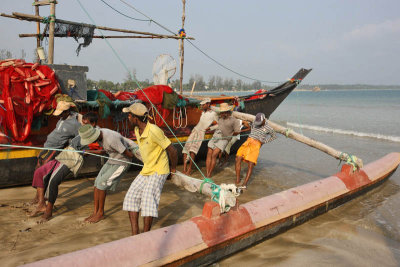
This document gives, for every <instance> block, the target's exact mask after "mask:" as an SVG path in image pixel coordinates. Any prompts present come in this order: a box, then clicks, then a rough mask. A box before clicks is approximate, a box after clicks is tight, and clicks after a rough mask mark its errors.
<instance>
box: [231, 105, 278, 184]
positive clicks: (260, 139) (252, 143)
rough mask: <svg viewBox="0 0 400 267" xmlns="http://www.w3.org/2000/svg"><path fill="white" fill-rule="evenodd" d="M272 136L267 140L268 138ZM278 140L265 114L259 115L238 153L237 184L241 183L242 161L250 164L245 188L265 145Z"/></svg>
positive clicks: (236, 166)
mask: <svg viewBox="0 0 400 267" xmlns="http://www.w3.org/2000/svg"><path fill="white" fill-rule="evenodd" d="M268 135H269V136H270V137H269V138H268V139H267V136H268ZM274 139H276V135H275V131H274V130H273V129H272V128H271V127H270V126H269V125H268V122H267V119H266V118H265V115H264V113H257V115H256V118H255V120H254V122H253V124H252V125H251V132H250V135H249V137H248V138H247V140H246V142H244V143H243V144H242V145H241V146H240V148H239V150H238V152H237V153H236V165H235V170H236V184H239V183H240V170H241V163H242V161H243V160H244V161H246V162H247V164H248V169H247V174H246V178H245V180H244V182H243V184H242V186H244V187H245V188H246V187H247V183H248V182H249V179H250V176H251V173H252V171H253V167H254V165H256V164H257V158H258V154H259V153H260V148H261V146H262V145H263V144H265V143H269V142H271V141H273V140H274Z"/></svg>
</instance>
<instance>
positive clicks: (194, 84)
mask: <svg viewBox="0 0 400 267" xmlns="http://www.w3.org/2000/svg"><path fill="white" fill-rule="evenodd" d="M195 86H196V81H194V82H193V86H192V91H190V96H192V95H193V91H194V87H195Z"/></svg>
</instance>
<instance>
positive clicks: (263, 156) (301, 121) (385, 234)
mask: <svg viewBox="0 0 400 267" xmlns="http://www.w3.org/2000/svg"><path fill="white" fill-rule="evenodd" d="M270 119H271V120H273V121H275V122H277V123H280V124H282V125H284V126H287V127H289V128H292V129H293V130H294V131H296V132H299V133H302V134H304V135H306V136H308V137H311V138H313V139H315V140H317V141H320V142H322V143H325V144H327V145H329V146H331V147H333V148H335V149H337V150H339V151H344V152H347V153H350V154H353V155H356V156H358V157H360V158H361V159H362V160H363V161H364V163H369V162H372V161H374V160H377V159H379V158H381V157H383V156H385V155H386V154H388V153H390V152H400V90H331V91H329V90H327V91H320V92H311V91H294V92H292V93H291V95H289V97H288V98H287V99H286V100H285V101H284V102H283V103H282V104H281V105H280V106H279V107H278V109H277V110H276V111H275V112H274V113H273V114H272V115H271V117H270ZM230 164H231V165H229V166H228V167H227V168H226V169H224V171H220V172H219V173H217V175H216V177H215V179H216V180H218V179H220V180H225V179H226V178H225V177H227V174H228V172H229V173H232V174H233V170H234V166H233V163H232V161H231V163H230ZM242 166H243V168H244V169H246V166H245V165H242ZM338 171H340V166H339V161H338V160H336V159H334V158H332V157H331V156H329V155H326V154H325V153H323V152H321V151H319V150H316V149H314V148H310V147H308V146H306V145H304V144H301V143H298V142H296V141H293V140H291V139H287V138H286V137H284V136H281V135H280V136H279V138H278V139H277V140H276V141H274V142H272V143H269V144H266V145H264V146H263V147H262V148H261V152H260V157H259V162H258V164H257V166H256V167H255V171H254V174H253V177H252V179H251V183H250V185H249V189H248V191H247V192H246V193H245V194H244V195H243V196H241V200H240V201H242V202H246V201H249V200H252V199H255V198H258V197H262V196H265V195H270V194H273V193H276V192H279V191H282V190H285V189H288V188H291V187H294V186H298V185H301V184H305V183H308V182H311V181H315V180H318V179H322V178H325V177H328V176H330V175H331V174H334V173H336V172H338ZM242 176H244V171H242ZM225 182H227V181H225ZM246 194H247V196H246ZM243 264H246V265H247V266H265V265H274V266H306V265H309V266H326V265H328V266H331V265H335V266H400V170H397V171H396V172H395V173H394V174H393V175H392V177H391V178H390V179H389V180H388V181H387V182H385V183H384V184H382V185H381V186H379V187H378V188H376V189H373V190H372V191H370V192H368V193H366V194H365V195H363V196H361V197H358V198H356V199H354V200H352V201H350V202H348V203H346V204H344V205H342V206H340V207H338V208H336V209H334V210H331V211H329V212H327V213H326V214H323V215H321V216H319V217H317V218H314V219H312V220H310V221H308V222H306V223H304V224H302V225H300V226H298V227H296V228H293V229H291V230H289V231H287V232H285V233H282V234H280V235H278V236H276V237H274V238H271V239H269V240H266V241H264V242H261V243H260V244H258V245H255V246H253V247H251V248H249V249H246V250H244V251H241V252H239V253H237V254H235V255H233V256H231V257H229V258H227V259H225V260H223V261H221V262H219V265H221V266H233V265H235V266H240V265H243Z"/></svg>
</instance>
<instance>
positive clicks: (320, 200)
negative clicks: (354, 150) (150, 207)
mask: <svg viewBox="0 0 400 267" xmlns="http://www.w3.org/2000/svg"><path fill="white" fill-rule="evenodd" d="M399 164H400V153H391V154H388V155H386V156H385V157H383V158H381V159H379V160H377V161H375V162H372V163H369V164H367V165H365V166H364V167H363V168H362V169H360V170H358V171H356V172H353V168H352V166H350V165H343V166H342V170H341V171H340V172H339V173H337V174H335V175H332V176H330V177H328V178H325V179H321V180H318V181H314V182H311V183H308V184H305V185H301V186H297V187H294V188H291V189H288V190H285V191H282V192H279V193H276V194H273V195H270V196H266V197H263V198H260V199H257V200H254V201H251V202H248V203H246V204H243V205H240V206H238V208H237V209H235V210H231V211H229V212H228V213H225V214H222V215H220V214H219V206H218V204H216V203H214V202H207V203H206V204H205V205H204V208H203V214H202V215H201V216H197V217H193V218H192V219H190V220H187V221H185V222H182V223H179V224H174V225H171V226H167V227H163V228H160V229H157V230H153V231H150V232H147V233H143V234H140V235H137V236H132V237H127V238H124V239H120V240H117V241H113V242H110V243H105V244H102V245H98V246H94V247H91V248H88V249H84V250H79V251H76V252H72V253H68V254H64V255H61V256H57V257H53V258H49V259H45V260H41V261H38V262H34V263H31V264H28V265H27V266H57V267H62V266H138V265H147V266H160V265H170V266H178V265H179V266H180V265H184V266H200V265H206V264H210V263H213V262H216V261H218V260H220V259H222V258H223V257H226V256H228V255H230V254H233V253H235V252H237V251H239V250H242V249H244V248H247V247H249V246H251V245H253V244H256V243H257V242H260V241H261V240H264V239H267V238H271V237H273V236H275V235H277V234H279V233H281V232H284V231H286V230H288V229H290V228H292V227H294V226H297V225H299V224H302V223H304V222H306V221H308V220H309V219H311V218H314V217H316V216H318V215H320V214H323V213H325V212H327V211H328V210H330V209H333V208H335V207H337V206H340V205H342V204H344V203H345V202H347V201H349V200H351V199H353V198H355V197H358V196H360V195H362V194H364V193H366V192H368V191H370V190H371V189H373V188H375V187H377V186H379V185H380V184H382V183H383V182H384V181H386V180H387V179H388V178H389V177H390V176H391V175H392V174H393V173H394V172H395V170H396V169H397V167H398V165H399Z"/></svg>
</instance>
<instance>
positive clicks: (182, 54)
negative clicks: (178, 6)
mask: <svg viewBox="0 0 400 267" xmlns="http://www.w3.org/2000/svg"><path fill="white" fill-rule="evenodd" d="M182 4H183V11H182V29H185V18H186V17H185V5H186V0H182ZM183 41H184V39H181V40H180V48H179V54H180V65H181V66H180V67H181V72H180V77H179V88H180V94H182V93H183V61H184V54H185V53H184V46H183Z"/></svg>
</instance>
